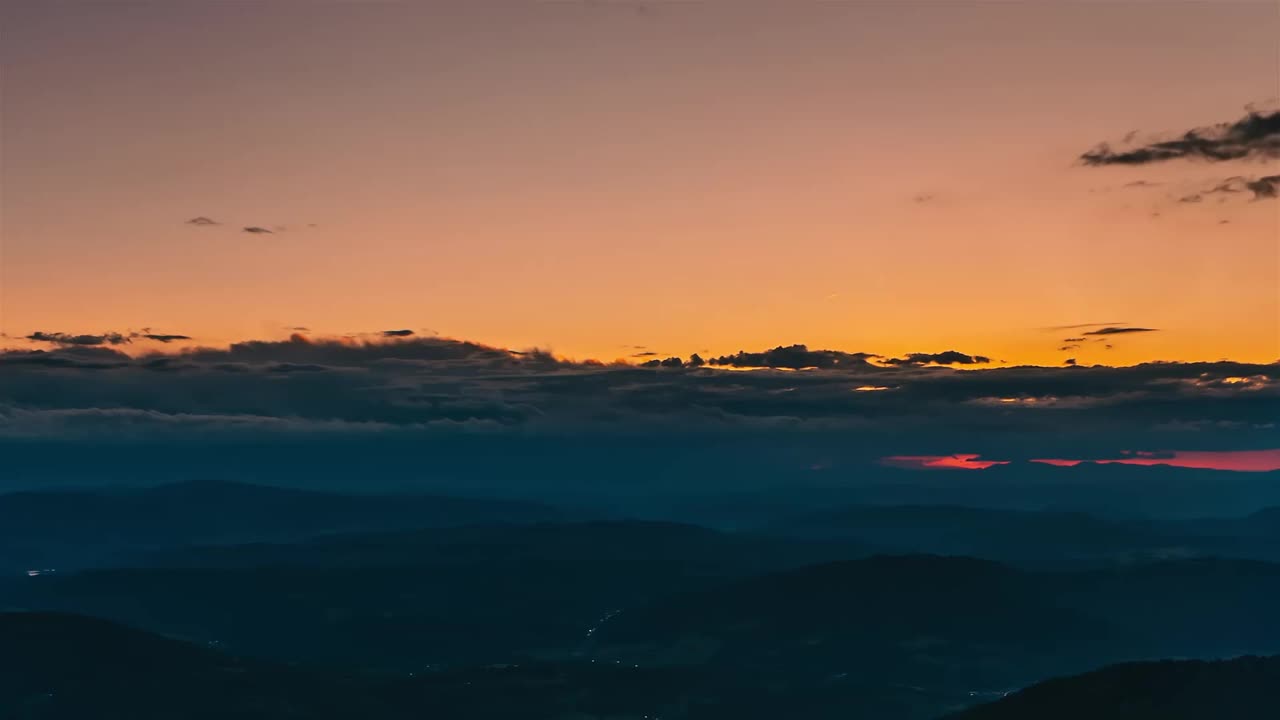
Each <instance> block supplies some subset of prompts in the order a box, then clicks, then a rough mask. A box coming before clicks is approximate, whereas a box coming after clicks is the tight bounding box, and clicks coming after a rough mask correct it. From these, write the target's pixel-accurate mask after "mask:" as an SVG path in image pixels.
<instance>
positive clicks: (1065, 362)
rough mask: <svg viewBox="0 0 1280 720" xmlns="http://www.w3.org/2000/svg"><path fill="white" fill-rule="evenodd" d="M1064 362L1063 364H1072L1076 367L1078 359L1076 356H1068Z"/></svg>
mask: <svg viewBox="0 0 1280 720" xmlns="http://www.w3.org/2000/svg"><path fill="white" fill-rule="evenodd" d="M1062 364H1063V365H1071V366H1073V367H1074V366H1075V365H1076V359H1075V358H1067V359H1066V360H1063V361H1062Z"/></svg>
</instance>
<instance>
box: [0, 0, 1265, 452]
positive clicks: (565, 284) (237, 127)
mask: <svg viewBox="0 0 1280 720" xmlns="http://www.w3.org/2000/svg"><path fill="white" fill-rule="evenodd" d="M0 27H2V28H3V30H0V33H2V34H3V42H2V43H0V57H2V59H3V72H4V77H3V82H4V85H3V156H2V158H0V171H2V176H0V183H2V190H3V195H2V198H0V202H2V210H3V217H2V222H3V225H2V227H0V230H3V235H2V238H0V240H2V242H3V247H2V255H0V272H2V283H0V284H2V286H3V287H2V298H0V300H2V307H0V311H2V313H3V315H2V318H0V325H2V328H0V329H2V330H3V332H4V333H5V334H6V338H5V339H4V342H5V344H6V345H8V346H10V347H18V348H35V347H42V346H43V345H42V344H41V343H40V342H38V341H37V342H32V341H30V340H26V339H24V338H27V337H29V336H31V335H32V334H34V333H68V334H102V333H110V332H119V333H129V332H135V333H148V334H173V335H184V336H189V337H190V338H192V340H190V341H182V342H181V343H179V344H193V345H204V346H214V347H225V346H226V345H227V344H228V343H231V342H234V341H240V340H244V339H266V340H270V339H284V338H287V337H288V336H289V335H290V334H291V333H292V332H295V331H294V330H292V329H291V328H298V327H306V328H308V329H309V330H308V331H307V332H308V333H311V334H314V335H318V336H326V335H329V336H341V335H347V334H357V333H370V332H372V333H376V332H378V331H382V330H386V329H412V330H414V332H415V333H416V334H418V335H429V334H431V333H433V332H434V333H440V334H441V335H443V336H448V337H457V338H463V339H467V340H474V341H479V342H484V343H488V344H492V345H496V346H500V347H510V348H528V347H534V346H536V347H544V348H550V349H552V350H554V351H555V352H556V353H557V354H562V355H566V356H570V357H576V358H586V357H593V358H600V359H603V360H612V359H614V358H619V357H629V356H632V355H638V354H639V353H641V352H654V353H658V354H659V355H668V354H670V355H682V356H687V355H688V354H689V353H692V352H699V353H703V354H707V353H710V354H724V353H733V352H737V351H738V350H744V349H745V350H748V351H758V350H762V349H765V348H770V347H774V346H778V345H791V344H793V343H805V344H807V345H808V346H809V347H810V348H832V349H838V350H844V351H849V352H869V353H880V354H883V355H903V354H905V353H911V352H940V351H944V350H952V349H954V350H958V351H961V352H963V353H972V354H980V355H983V356H987V357H990V358H991V359H992V361H993V363H992V364H998V363H999V362H1000V361H1007V362H1008V363H1009V364H1021V363H1034V364H1043V365H1062V364H1063V362H1064V361H1065V360H1067V359H1073V360H1075V361H1076V362H1077V363H1079V364H1081V365H1087V364H1095V363H1105V364H1125V365H1127V364H1133V363H1137V362H1142V361H1148V360H1217V359H1221V358H1230V359H1232V360H1236V361H1243V362H1252V363H1271V362H1274V361H1275V360H1276V359H1277V358H1280V329H1278V327H1277V321H1278V317H1280V305H1278V303H1280V290H1278V288H1280V278H1278V273H1280V250H1278V245H1280V243H1278V238H1280V214H1278V213H1280V203H1278V202H1277V201H1276V200H1275V199H1274V197H1266V196H1265V195H1264V194H1262V193H1258V194H1256V196H1255V195H1254V194H1252V193H1250V192H1244V191H1243V190H1242V187H1243V186H1241V187H1240V188H1237V189H1238V190H1241V191H1239V192H1218V193H1211V192H1208V191H1210V190H1211V189H1213V188H1215V187H1219V186H1220V184H1221V183H1224V182H1226V181H1227V180H1228V179H1229V178H1232V177H1235V176H1241V177H1244V178H1248V179H1253V178H1258V177H1265V176H1271V175H1276V174H1277V172H1280V170H1278V168H1280V164H1278V163H1277V162H1276V159H1275V157H1276V152H1273V151H1268V150H1267V149H1266V147H1265V146H1259V147H1261V148H1262V150H1261V151H1260V152H1257V153H1251V154H1249V155H1248V156H1247V157H1245V158H1243V159H1236V160H1226V161H1214V160H1209V159H1204V158H1196V157H1190V158H1174V159H1171V160H1165V161H1158V162H1149V163H1147V162H1143V163H1136V164H1131V163H1111V164H1103V165H1101V166H1089V165H1087V164H1085V163H1083V162H1082V161H1081V155H1082V154H1083V153H1086V152H1088V151H1090V150H1091V149H1093V148H1094V147H1095V146H1097V145H1098V144H1099V143H1102V142H1107V143H1110V144H1111V145H1112V146H1113V147H1115V148H1123V147H1130V146H1134V147H1140V146H1144V145H1149V144H1151V143H1158V142H1162V141H1167V140H1169V139H1171V138H1177V137H1179V136H1182V134H1183V133H1185V132H1187V131H1188V130H1192V129H1195V128H1202V127H1206V126H1213V125H1215V124H1218V123H1234V122H1237V121H1240V120H1241V119H1243V118H1245V117H1246V115H1247V113H1248V112H1249V110H1247V109H1246V106H1248V107H1249V108H1251V109H1252V110H1253V111H1255V112H1258V113H1262V115H1263V116H1265V115H1266V114H1267V113H1274V112H1276V108H1277V102H1278V101H1277V96H1280V80H1278V78H1280V68H1278V65H1277V63H1278V62H1280V54H1278V52H1277V41H1276V38H1277V37H1280V5H1277V4H1276V3H1274V2H1257V3H1228V2H1197V3H1189V2H1178V3H1157V2H1123V3H1121V2H1089V3H1084V2H1041V1H1039V0H1032V1H1028V2H1018V3H995V2H992V3H971V2H954V3H947V2H931V3H914V2H907V3H863V2H842V3H816V2H815V3H778V2H772V3H740V2H688V3H683V2H682V3H675V2H606V1H604V0H599V1H597V2H503V3H379V2H323V3H301V2H285V1H280V2H275V1H272V2H266V1H264V2H252V3H250V2H181V1H175V2H165V3H159V2H156V3H116V2H81V3H70V2H39V3H35V2H4V3H3V11H2V12H0ZM1269 147H1271V148H1272V149H1273V150H1274V148H1277V147H1280V145H1271V146H1269ZM1202 193H1203V194H1202ZM1192 196H1194V197H1196V198H1197V199H1198V201H1190V199H1189V198H1191V197H1192ZM1183 199H1187V201H1185V202H1182V201H1180V200H1183ZM196 218H206V219H208V220H211V221H213V223H217V224H194V223H190V222H188V221H190V220H193V219H196ZM245 228H260V229H262V230H269V231H270V232H246V231H245V230H244V229H245ZM1073 325H1081V326H1085V325H1087V326H1088V327H1082V328H1079V329H1067V328H1065V327H1062V326H1073ZM1107 327H1121V328H1147V329H1150V330H1152V331H1150V332H1128V333H1117V334H1114V335H1095V336H1093V337H1087V338H1086V339H1085V340H1084V341H1081V342H1074V341H1072V342H1068V341H1067V338H1069V337H1083V336H1084V334H1085V333H1087V332H1094V331H1097V330H1100V329H1103V328H1107ZM143 328H147V330H145V331H144V330H142V329H143ZM1070 345H1077V346H1078V347H1074V348H1070V349H1067V350H1061V349H1060V348H1062V347H1067V346H1070ZM1108 345H1110V346H1111V348H1110V349H1108V348H1107V346H1108ZM166 347H168V346H163V345H160V344H159V343H155V342H150V341H146V340H145V339H138V341H137V342H135V343H132V344H131V345H130V347H128V348H123V349H126V350H129V351H130V352H134V351H135V350H137V351H144V350H156V349H164V348H166ZM965 449H966V448H955V449H954V451H957V452H958V451H961V450H965Z"/></svg>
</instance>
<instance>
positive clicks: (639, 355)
mask: <svg viewBox="0 0 1280 720" xmlns="http://www.w3.org/2000/svg"><path fill="white" fill-rule="evenodd" d="M657 355H658V353H656V352H653V351H652V350H645V351H644V352H638V353H632V354H631V357H633V358H642V357H656V356H657Z"/></svg>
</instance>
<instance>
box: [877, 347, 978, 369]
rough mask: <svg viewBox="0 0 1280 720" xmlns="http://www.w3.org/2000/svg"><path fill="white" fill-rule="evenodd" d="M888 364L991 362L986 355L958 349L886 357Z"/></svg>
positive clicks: (975, 363) (973, 363)
mask: <svg viewBox="0 0 1280 720" xmlns="http://www.w3.org/2000/svg"><path fill="white" fill-rule="evenodd" d="M883 362H884V364H886V365H915V366H919V365H981V364H985V363H989V362H991V358H989V357H986V356H984V355H966V354H964V353H962V352H958V351H956V350H947V351H945V352H940V353H910V354H909V355H907V356H906V357H900V358H886V359H885V360H884V361H883Z"/></svg>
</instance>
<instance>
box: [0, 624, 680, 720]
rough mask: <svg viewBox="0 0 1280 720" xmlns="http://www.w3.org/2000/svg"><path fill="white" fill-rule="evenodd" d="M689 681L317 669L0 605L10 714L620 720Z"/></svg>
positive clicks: (49, 718) (614, 674) (525, 669)
mask: <svg viewBox="0 0 1280 720" xmlns="http://www.w3.org/2000/svg"><path fill="white" fill-rule="evenodd" d="M685 684H686V683H685V681H684V680H682V678H681V676H680V675H678V674H676V673H672V672H664V671H654V670H640V669H635V668H622V667H614V666H607V667H606V666H603V665H591V664H577V665H567V664H561V665H548V664H542V665H532V666H519V667H490V668H475V669H468V670H457V671H448V672H439V673H428V674H418V675H414V676H409V675H407V674H401V675H375V674H365V673H356V672H329V671H323V672H322V671H315V670H308V669H303V668H299V667H291V666H285V665H276V664H269V663H262V662H257V661H249V660H242V659H238V658H234V657H231V656H228V655H225V654H223V653H220V652H217V651H215V650H211V649H207V648H202V647H197V646H195V645H190V644H187V643H183V642H179V641H176V640H170V639H167V638H163V637H160V636H156V635H152V634H149V633H144V632H140V631H137V630H132V629H129V628H126V627H123V626H120V625H116V624H114V623H110V622H106V621H103V620H97V619H93V618H87V617H80V616H73V615H62V614H46V613H4V614H0V717H3V718H6V720H10V719H11V720H84V719H85V718H94V720H229V719H231V718H234V719H235V720H281V719H285V720H288V719H295V720H304V719H305V720H340V719H341V720H350V719H351V718H371V719H372V718H376V719H377V720H410V719H414V720H420V719H421V718H451V719H457V720H497V719H499V718H516V717H518V718H527V719H528V720H561V719H563V718H601V719H604V718H617V719H619V720H622V719H623V718H638V717H645V716H648V717H657V716H660V715H661V714H662V713H664V712H666V711H668V710H670V709H672V708H675V707H677V706H678V704H679V703H680V702H681V697H682V695H683V693H684V691H685Z"/></svg>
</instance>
